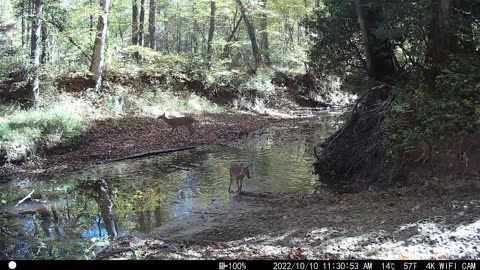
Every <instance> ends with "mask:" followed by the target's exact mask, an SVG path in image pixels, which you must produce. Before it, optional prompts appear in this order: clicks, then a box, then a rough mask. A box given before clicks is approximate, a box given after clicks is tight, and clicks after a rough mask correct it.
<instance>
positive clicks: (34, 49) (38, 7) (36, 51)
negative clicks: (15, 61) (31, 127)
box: [27, 0, 43, 107]
mask: <svg viewBox="0 0 480 270" xmlns="http://www.w3.org/2000/svg"><path fill="white" fill-rule="evenodd" d="M34 8H35V12H34V14H33V15H34V19H33V26H32V42H31V52H30V58H31V59H32V64H33V81H31V82H30V83H29V88H30V93H31V97H30V101H29V102H27V106H28V107H31V106H35V107H38V105H39V100H40V79H39V73H40V39H41V28H42V24H41V21H40V16H41V15H42V10H43V0H35V7H34Z"/></svg>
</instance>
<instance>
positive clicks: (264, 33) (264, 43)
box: [260, 0, 270, 66]
mask: <svg viewBox="0 0 480 270" xmlns="http://www.w3.org/2000/svg"><path fill="white" fill-rule="evenodd" d="M267 26H268V20H267V0H263V13H262V16H261V18H260V31H261V34H260V36H261V42H260V47H261V49H262V54H263V57H264V59H263V61H264V62H265V64H266V65H267V66H270V52H269V49H270V48H269V47H270V46H269V44H268V30H267Z"/></svg>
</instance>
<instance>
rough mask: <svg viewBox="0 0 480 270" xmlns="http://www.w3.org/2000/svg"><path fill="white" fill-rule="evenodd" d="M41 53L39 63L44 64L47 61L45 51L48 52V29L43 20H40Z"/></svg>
mask: <svg viewBox="0 0 480 270" xmlns="http://www.w3.org/2000/svg"><path fill="white" fill-rule="evenodd" d="M41 31H42V55H41V57H40V63H41V64H45V63H46V61H47V56H48V55H47V53H48V35H47V34H48V32H47V31H48V30H47V23H46V22H45V21H43V22H42V30H41Z"/></svg>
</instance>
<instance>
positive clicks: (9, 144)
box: [0, 106, 88, 162]
mask: <svg viewBox="0 0 480 270" xmlns="http://www.w3.org/2000/svg"><path fill="white" fill-rule="evenodd" d="M87 130H88V124H87V123H86V122H85V121H84V120H83V119H82V118H80V117H79V116H78V115H76V114H75V112H74V111H73V110H72V109H71V108H69V107H66V106H57V107H54V108H51V109H38V110H29V111H16V112H14V113H12V114H9V115H4V116H3V117H0V157H1V159H3V160H6V161H8V162H10V161H16V160H21V159H25V158H27V157H29V156H32V155H34V154H35V152H36V150H37V147H38V145H37V144H38V143H39V142H40V141H39V140H43V141H44V142H45V143H48V144H51V145H70V144H75V143H76V142H78V141H79V139H80V138H82V136H83V135H84V134H85V132H86V131H87Z"/></svg>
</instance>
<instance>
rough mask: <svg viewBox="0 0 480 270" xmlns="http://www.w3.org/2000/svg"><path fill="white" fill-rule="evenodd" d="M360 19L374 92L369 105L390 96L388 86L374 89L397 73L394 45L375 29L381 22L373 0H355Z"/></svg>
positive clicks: (370, 96)
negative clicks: (380, 35) (376, 32)
mask: <svg viewBox="0 0 480 270" xmlns="http://www.w3.org/2000/svg"><path fill="white" fill-rule="evenodd" d="M355 4H356V7H357V15H358V21H359V23H360V29H361V31H362V37H363V44H364V47H365V52H364V53H365V59H366V62H367V73H368V77H369V81H370V86H371V87H372V93H371V94H369V95H368V96H367V105H373V104H377V103H378V102H379V101H383V100H385V99H386V98H387V97H388V88H387V87H381V88H376V89H374V88H373V87H374V86H376V85H378V83H379V82H380V83H388V82H389V81H390V76H391V75H393V74H394V73H395V71H396V70H395V64H394V62H395V61H394V54H393V51H392V46H391V45H390V42H389V41H388V40H387V39H386V38H382V37H377V36H376V35H375V34H374V31H375V30H376V29H377V28H378V24H379V22H380V19H379V16H378V14H377V13H376V12H375V10H374V8H373V7H372V6H373V5H374V1H373V0H355Z"/></svg>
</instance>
